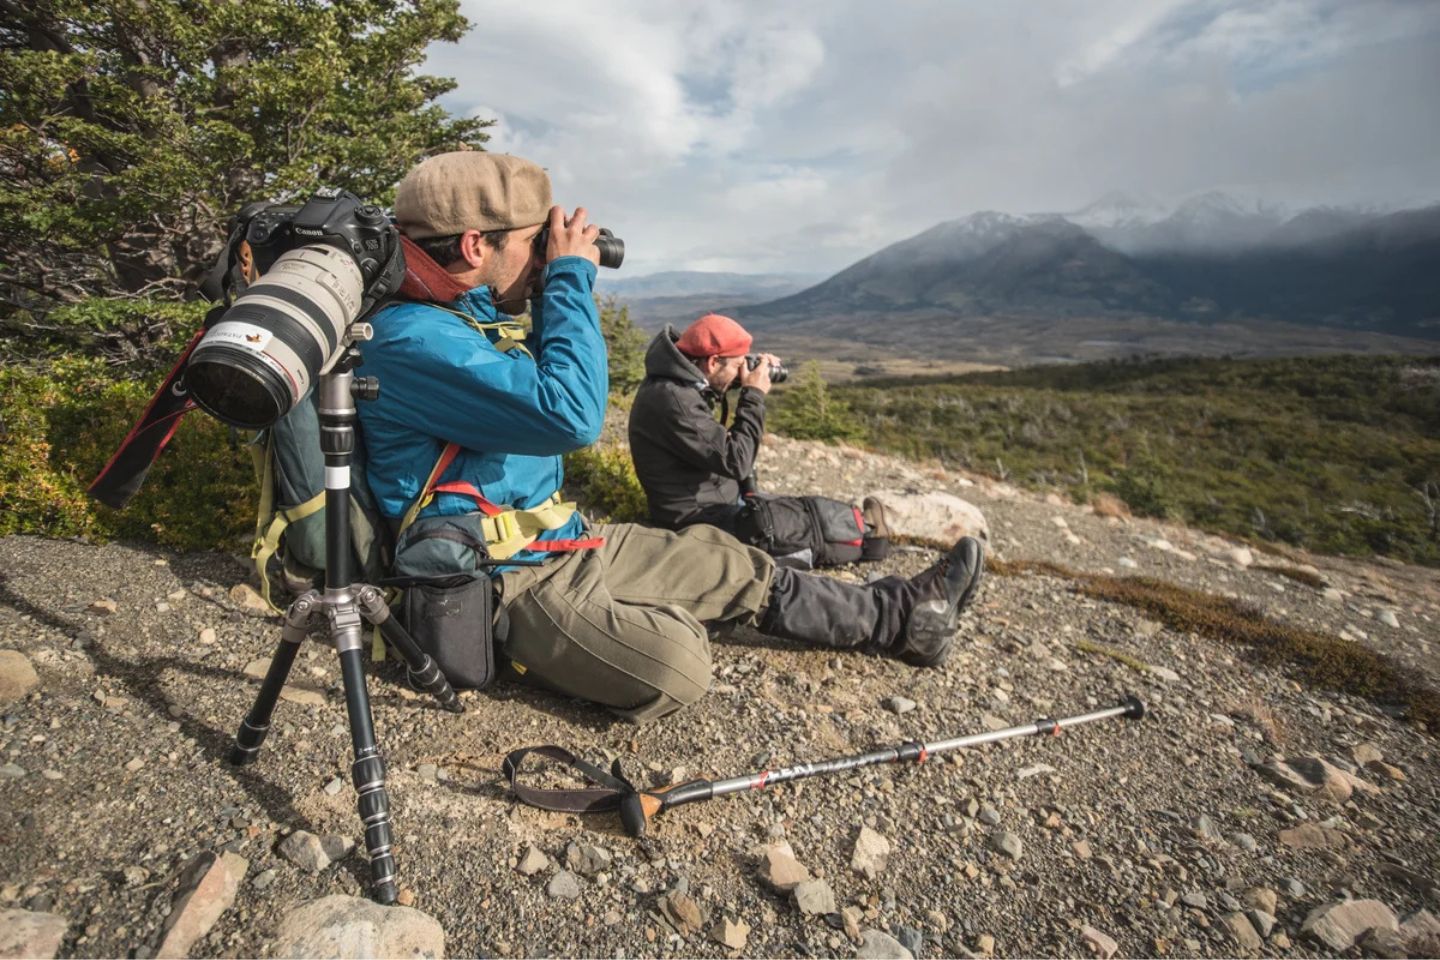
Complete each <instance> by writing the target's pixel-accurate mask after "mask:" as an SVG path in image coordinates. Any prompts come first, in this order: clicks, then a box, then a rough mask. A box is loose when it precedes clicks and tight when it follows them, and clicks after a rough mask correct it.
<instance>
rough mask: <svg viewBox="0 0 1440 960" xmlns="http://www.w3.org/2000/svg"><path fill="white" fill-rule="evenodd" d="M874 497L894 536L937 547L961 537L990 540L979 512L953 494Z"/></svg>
mask: <svg viewBox="0 0 1440 960" xmlns="http://www.w3.org/2000/svg"><path fill="white" fill-rule="evenodd" d="M875 497H876V498H877V499H879V500H880V502H881V503H883V504H885V522H886V523H887V524H889V526H890V532H891V534H893V535H895V536H901V537H917V538H920V539H923V540H935V541H938V542H940V543H954V542H955V541H956V540H959V539H960V538H961V537H976V538H978V539H980V540H987V541H988V540H989V539H990V525H989V524H988V523H986V522H985V515H984V514H983V513H981V512H980V508H979V507H977V506H975V504H973V503H971V502H970V501H968V500H962V499H960V498H959V497H957V496H955V495H954V494H952V493H942V492H940V491H938V490H935V491H931V492H930V493H906V492H904V491H902V490H881V491H878V492H877V493H876V494H875Z"/></svg>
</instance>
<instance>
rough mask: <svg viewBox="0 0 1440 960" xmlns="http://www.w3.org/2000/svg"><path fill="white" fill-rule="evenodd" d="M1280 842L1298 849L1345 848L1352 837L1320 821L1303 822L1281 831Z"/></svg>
mask: <svg viewBox="0 0 1440 960" xmlns="http://www.w3.org/2000/svg"><path fill="white" fill-rule="evenodd" d="M1279 837H1280V842H1281V843H1283V844H1285V846H1287V847H1293V848H1295V849H1296V850H1344V849H1345V848H1346V847H1348V846H1349V845H1350V838H1349V837H1347V836H1346V835H1345V834H1344V833H1342V832H1341V831H1339V830H1336V829H1334V828H1333V827H1322V826H1320V824H1318V823H1302V824H1300V825H1299V826H1298V827H1290V828H1289V829H1287V830H1281V831H1280V833H1279Z"/></svg>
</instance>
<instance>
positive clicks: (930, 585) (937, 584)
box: [890, 537, 985, 667]
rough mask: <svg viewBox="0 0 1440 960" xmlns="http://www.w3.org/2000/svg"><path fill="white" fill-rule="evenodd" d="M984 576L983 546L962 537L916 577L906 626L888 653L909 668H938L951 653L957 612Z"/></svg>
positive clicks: (964, 604) (956, 624)
mask: <svg viewBox="0 0 1440 960" xmlns="http://www.w3.org/2000/svg"><path fill="white" fill-rule="evenodd" d="M984 575H985V548H984V547H983V546H982V545H981V543H980V541H979V540H976V539H975V538H974V537H961V538H960V540H959V541H958V542H957V543H956V544H955V546H953V547H951V548H950V553H949V554H948V555H947V556H946V557H945V559H943V560H941V561H940V562H939V563H937V564H935V566H933V567H931V568H930V569H928V570H925V571H923V572H922V573H919V574H917V575H916V576H915V578H914V579H913V580H911V581H910V583H911V584H912V585H913V586H914V587H916V588H917V590H916V594H915V600H914V604H913V606H912V607H911V608H910V612H909V616H908V617H906V619H905V627H904V629H903V630H901V632H900V637H899V639H898V640H897V641H896V643H895V645H894V646H893V647H891V648H890V655H891V656H893V657H895V658H897V659H899V660H903V661H904V662H905V663H908V664H910V665H911V666H912V667H938V666H939V665H940V664H942V663H944V662H945V658H946V657H948V656H949V655H950V647H951V645H952V644H953V643H954V641H955V628H956V627H957V626H958V625H959V623H960V611H961V610H964V609H965V607H966V606H967V605H968V604H969V603H970V601H971V600H973V599H974V598H975V594H976V592H977V591H978V590H979V589H980V581H981V579H983V577H984Z"/></svg>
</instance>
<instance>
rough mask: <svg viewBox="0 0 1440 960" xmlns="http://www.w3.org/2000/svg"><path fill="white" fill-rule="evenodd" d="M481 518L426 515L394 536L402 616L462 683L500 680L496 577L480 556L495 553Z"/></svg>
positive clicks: (453, 680)
mask: <svg viewBox="0 0 1440 960" xmlns="http://www.w3.org/2000/svg"><path fill="white" fill-rule="evenodd" d="M480 518H481V515H480V514H478V513H468V514H459V515H453V516H440V517H421V518H420V519H419V520H416V521H414V522H413V523H411V524H410V526H408V527H406V528H405V529H404V530H403V531H402V532H401V534H400V537H399V540H398V541H397V542H396V544H395V569H394V572H395V577H394V578H393V579H392V580H391V581H390V582H391V583H395V584H400V585H403V586H404V588H405V594H404V597H403V599H402V600H401V601H400V607H399V610H398V613H399V615H400V618H401V622H402V623H403V624H404V625H405V629H407V630H409V631H410V634H411V636H413V637H414V638H415V642H416V643H417V644H419V645H420V649H422V650H424V651H425V652H426V653H428V654H429V655H430V656H431V657H432V658H434V660H435V663H436V665H437V666H439V668H440V672H441V673H443V674H445V679H447V680H449V681H450V685H451V686H452V687H455V688H456V689H474V690H483V689H485V688H486V687H488V686H489V685H490V684H491V683H492V682H494V680H495V668H496V664H495V638H494V618H495V585H494V581H493V580H491V578H490V577H489V576H488V575H487V573H486V571H485V570H484V568H483V565H482V564H481V563H480V562H479V561H483V560H486V559H488V558H489V555H490V554H489V551H488V549H487V548H486V546H485V537H484V533H483V532H482V529H481V525H480Z"/></svg>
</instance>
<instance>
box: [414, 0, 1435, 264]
mask: <svg viewBox="0 0 1440 960" xmlns="http://www.w3.org/2000/svg"><path fill="white" fill-rule="evenodd" d="M462 7H463V10H464V12H465V14H466V16H468V17H469V18H470V20H471V23H472V29H471V31H470V33H469V34H468V35H467V36H466V37H465V39H463V40H462V41H461V42H460V43H458V44H445V45H438V46H436V47H434V48H433V49H432V52H431V57H430V59H429V61H428V62H427V64H426V66H425V69H426V71H427V72H430V73H435V74H439V75H443V76H451V77H454V78H456V79H457V80H458V81H459V82H460V86H459V88H458V89H457V90H456V91H455V92H453V93H451V94H449V95H448V96H446V97H445V98H444V99H443V100H442V103H443V104H444V105H445V106H446V107H447V108H448V109H450V110H451V111H452V112H453V113H456V114H464V115H477V116H484V117H492V118H494V119H496V120H497V121H498V123H497V124H496V126H495V127H494V128H492V130H491V133H492V139H491V142H490V144H489V146H490V148H491V149H495V150H500V151H505V152H510V153H516V154H520V155H523V156H526V157H529V158H531V159H533V160H536V161H537V162H539V163H541V164H543V165H544V166H546V167H547V168H548V169H549V170H550V172H551V176H552V178H553V180H554V181H555V189H556V199H557V202H560V203H563V204H565V205H566V206H572V205H574V204H577V203H578V204H583V205H584V206H586V207H587V208H589V209H590V211H591V214H592V219H595V220H597V221H598V222H600V223H602V224H604V225H606V226H610V227H611V228H613V229H614V230H615V232H616V233H617V234H619V235H620V236H622V237H623V238H624V239H625V241H626V244H627V260H626V264H625V267H624V270H625V273H626V275H629V276H637V275H641V274H644V273H650V272H654V271H657V270H667V269H693V270H737V271H744V272H830V271H833V270H836V269H839V268H841V267H844V266H846V265H847V264H849V263H852V262H853V261H855V260H857V259H859V258H860V257H863V256H865V255H867V254H869V253H872V252H874V251H875V250H876V249H878V248H879V247H881V246H884V245H885V244H888V243H892V242H894V241H896V240H900V239H903V238H904V237H907V236H910V235H912V234H914V233H916V232H918V231H920V230H923V229H925V228H927V227H929V226H931V225H933V224H935V223H937V222H939V221H942V220H948V219H953V218H955V217H959V216H963V215H965V214H967V213H970V212H973V211H976V210H987V209H995V210H1004V211H1007V212H1011V213H1026V212H1040V211H1064V210H1074V209H1077V208H1079V207H1081V206H1084V205H1085V204H1087V203H1089V202H1091V201H1093V200H1095V199H1096V198H1097V197H1099V196H1101V195H1102V194H1105V193H1107V192H1109V191H1114V190H1119V191H1124V192H1127V193H1133V194H1139V195H1145V196H1149V197H1152V198H1155V199H1158V200H1162V201H1164V200H1175V199H1180V198H1183V197H1185V196H1188V195H1191V194H1195V193H1199V192H1203V191H1207V190H1211V189H1223V190H1228V191H1231V192H1234V193H1236V194H1237V195H1240V196H1243V197H1246V198H1248V199H1252V200H1253V199H1255V198H1265V199H1268V200H1271V201H1278V202H1283V203H1287V204H1291V205H1307V204H1315V203H1338V204H1382V205H1401V204H1403V205H1415V204H1420V203H1433V202H1437V201H1440V2H1432V0H1268V2H1258V0H1257V2H1249V3H1244V2H1232V0H1065V2H1062V0H1043V2H1042V0H1033V2H1016V0H933V2H919V0H916V2H899V3H888V4H881V3H875V2H874V0H785V2H780V3H776V2H774V0H761V2H752V0H724V2H716V3H676V2H673V0H655V2H650V0H626V2H608V3H596V2H593V0H540V2H525V0H462Z"/></svg>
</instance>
